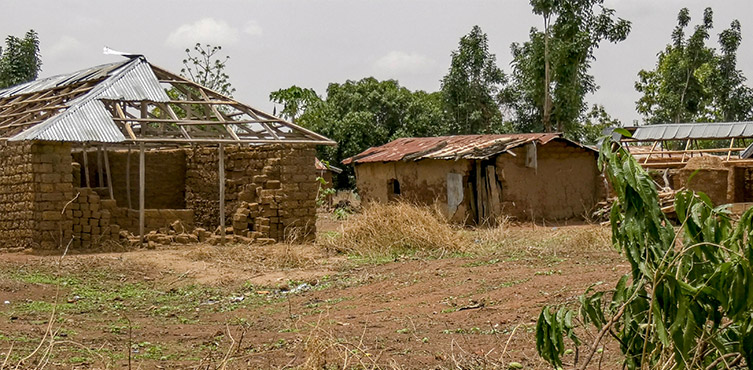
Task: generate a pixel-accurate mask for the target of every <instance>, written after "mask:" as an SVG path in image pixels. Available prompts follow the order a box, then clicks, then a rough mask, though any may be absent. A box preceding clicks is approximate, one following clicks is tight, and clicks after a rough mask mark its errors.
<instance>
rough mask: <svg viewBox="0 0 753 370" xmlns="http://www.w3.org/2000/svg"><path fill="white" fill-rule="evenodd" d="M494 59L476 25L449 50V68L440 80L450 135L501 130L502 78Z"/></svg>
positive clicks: (503, 79) (484, 35) (504, 81)
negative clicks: (450, 55) (452, 49)
mask: <svg viewBox="0 0 753 370" xmlns="http://www.w3.org/2000/svg"><path fill="white" fill-rule="evenodd" d="M496 59H497V58H496V56H495V55H494V54H492V53H490V52H489V45H488V39H487V36H486V34H485V33H484V32H483V31H481V28H480V27H479V26H473V29H471V32H470V33H468V34H467V35H465V36H463V37H462V38H461V39H460V44H459V46H458V49H457V50H455V51H453V52H452V62H451V64H450V70H449V72H448V73H447V75H446V76H444V78H443V79H442V97H443V101H444V110H445V112H446V113H447V117H446V118H447V120H448V121H449V122H448V123H449V127H450V131H451V132H452V133H453V134H480V133H494V132H500V131H503V130H504V128H503V116H502V112H501V110H500V103H499V99H500V91H501V90H502V87H503V86H504V84H505V83H506V77H505V74H504V73H503V72H502V70H501V69H499V68H498V67H497V64H496Z"/></svg>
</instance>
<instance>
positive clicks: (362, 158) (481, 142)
mask: <svg viewBox="0 0 753 370" xmlns="http://www.w3.org/2000/svg"><path fill="white" fill-rule="evenodd" d="M554 140H557V141H563V142H565V143H566V144H569V145H574V146H577V147H579V148H582V149H585V150H590V151H594V152H598V151H597V150H596V149H594V148H591V147H588V146H584V145H582V144H580V143H577V142H575V141H572V140H569V139H567V138H565V137H563V136H562V134H561V133H534V134H500V135H456V136H437V137H423V138H401V139H396V140H393V141H391V142H389V143H387V144H384V145H381V146H378V147H372V148H369V149H367V150H365V151H363V152H361V153H359V154H357V155H355V156H352V157H349V158H346V159H345V160H343V161H342V162H341V163H342V164H344V165H350V164H362V163H377V162H381V163H388V162H399V161H403V162H405V161H420V160H425V159H435V160H461V159H469V160H486V159H489V158H491V157H494V156H498V155H501V154H504V153H508V152H509V151H510V150H512V149H515V148H518V147H520V146H522V145H525V144H529V143H536V144H547V143H549V142H551V141H554Z"/></svg>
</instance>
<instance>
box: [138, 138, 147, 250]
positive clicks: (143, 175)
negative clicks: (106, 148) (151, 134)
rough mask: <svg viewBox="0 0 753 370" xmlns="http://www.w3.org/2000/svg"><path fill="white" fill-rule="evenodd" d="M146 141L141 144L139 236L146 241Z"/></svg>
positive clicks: (142, 240)
mask: <svg viewBox="0 0 753 370" xmlns="http://www.w3.org/2000/svg"><path fill="white" fill-rule="evenodd" d="M144 157H145V156H144V143H140V144H139V236H140V237H141V239H140V240H141V242H142V243H143V242H144V185H145V184H146V169H145V168H144V165H145V163H144V162H145V160H144Z"/></svg>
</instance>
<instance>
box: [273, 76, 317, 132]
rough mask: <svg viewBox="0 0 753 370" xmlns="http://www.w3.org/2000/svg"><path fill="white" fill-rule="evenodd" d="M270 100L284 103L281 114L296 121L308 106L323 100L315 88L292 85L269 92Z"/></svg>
mask: <svg viewBox="0 0 753 370" xmlns="http://www.w3.org/2000/svg"><path fill="white" fill-rule="evenodd" d="M269 100H271V101H273V102H275V103H277V104H282V110H281V111H280V116H281V117H283V118H285V119H288V120H290V122H293V123H295V121H296V120H297V119H298V117H299V116H300V115H301V114H303V112H305V111H306V108H308V107H309V106H311V105H313V104H316V103H318V102H320V101H321V100H322V98H320V97H319V95H317V94H316V91H314V89H306V88H301V87H298V86H295V85H293V86H291V87H289V88H287V89H279V90H277V91H273V92H271V93H269Z"/></svg>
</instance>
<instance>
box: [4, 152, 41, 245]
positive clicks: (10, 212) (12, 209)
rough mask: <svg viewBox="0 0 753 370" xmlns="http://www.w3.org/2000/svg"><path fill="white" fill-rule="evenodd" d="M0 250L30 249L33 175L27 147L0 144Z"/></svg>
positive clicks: (32, 218)
mask: <svg viewBox="0 0 753 370" xmlns="http://www.w3.org/2000/svg"><path fill="white" fill-rule="evenodd" d="M0 155H2V160H1V161H0V238H2V240H3V243H2V246H0V248H6V247H12V248H24V247H31V246H32V242H33V236H34V173H33V172H32V164H31V163H32V155H31V145H30V144H9V143H8V142H2V143H0Z"/></svg>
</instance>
